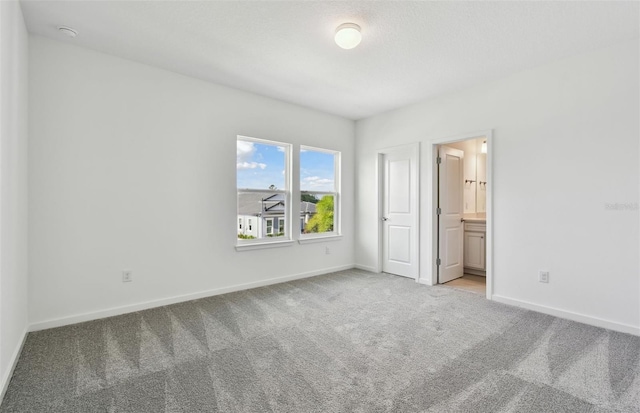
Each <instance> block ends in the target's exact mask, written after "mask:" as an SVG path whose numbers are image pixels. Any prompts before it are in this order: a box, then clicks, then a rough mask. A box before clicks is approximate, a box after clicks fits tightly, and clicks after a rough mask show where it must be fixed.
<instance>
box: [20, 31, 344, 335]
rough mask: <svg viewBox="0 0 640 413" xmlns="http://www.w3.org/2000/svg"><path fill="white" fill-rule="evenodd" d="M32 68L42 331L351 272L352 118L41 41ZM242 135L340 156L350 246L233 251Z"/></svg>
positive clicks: (33, 296)
mask: <svg viewBox="0 0 640 413" xmlns="http://www.w3.org/2000/svg"><path fill="white" fill-rule="evenodd" d="M30 59H31V60H30V62H31V64H30V68H31V70H30V82H31V83H30V95H29V98H30V126H31V130H30V144H29V145H30V146H29V149H30V152H29V154H30V160H29V161H30V162H29V173H30V175H29V196H30V209H29V219H30V230H29V235H30V243H29V253H30V281H29V294H30V296H29V298H30V312H29V315H30V322H31V323H32V326H33V327H34V328H43V327H48V326H52V325H59V324H63V323H68V322H75V321H79V320H81V319H89V318H93V317H97V316H101V315H106V314H114V313H118V312H121V311H130V310H132V309H136V308H139V307H140V306H144V304H143V303H145V302H150V301H155V300H163V299H168V298H171V297H176V296H181V295H187V296H188V297H193V295H190V294H195V295H196V296H197V295H198V294H208V291H210V290H216V289H221V288H227V287H232V286H238V285H241V284H247V283H256V282H264V281H265V280H270V279H272V278H275V277H282V276H296V275H301V274H308V273H322V272H326V271H330V270H333V269H338V268H344V267H352V266H353V262H354V251H353V236H354V235H353V234H354V231H353V226H354V224H353V220H352V219H350V217H352V216H353V214H354V211H353V205H354V200H353V193H354V188H353V183H354V178H353V176H354V171H353V163H354V162H353V160H354V127H355V126H354V122H353V121H350V120H346V119H342V118H339V117H336V116H331V115H326V114H322V113H320V112H316V111H313V110H310V109H306V108H302V107H299V106H296V105H292V104H288V103H283V102H280V101H276V100H273V99H268V98H264V97H260V96H256V95H252V94H249V93H245V92H240V91H237V90H233V89H230V88H226V87H223V86H219V85H214V84H210V83H207V82H204V81H200V80H196V79H192V78H188V77H185V76H181V75H177V74H174V73H171V72H167V71H164V70H160V69H156V68H152V67H149V66H145V65H142V64H138V63H134V62H131V61H128V60H124V59H120V58H116V57H113V56H109V55H105V54H101V53H96V52H93V51H90V50H87V49H82V48H79V47H74V46H70V45H68V44H63V43H59V42H55V41H52V40H49V39H45V38H42V37H31V38H30ZM301 93H304V91H302V90H301ZM238 134H241V135H245V136H251V137H256V138H263V139H273V140H278V141H282V142H291V143H293V144H295V145H300V144H304V145H309V146H314V147H322V148H328V149H332V150H338V151H342V155H343V158H342V159H343V165H342V166H343V169H342V179H343V186H342V188H343V193H344V197H343V202H342V205H343V214H344V216H345V217H346V219H344V220H343V228H342V229H343V234H344V237H343V239H342V240H341V241H334V242H332V243H331V244H324V243H319V244H306V245H298V244H296V245H294V246H291V247H286V248H276V249H265V250H258V251H243V252H236V250H235V248H234V246H235V244H236V237H237V229H236V225H237V214H236V182H235V164H236V136H237V135H238ZM295 148H297V146H296V147H295ZM325 245H331V246H332V253H331V255H325ZM123 269H131V270H133V278H134V281H133V282H132V283H128V284H123V283H122V282H121V271H122V270H123ZM209 293H210V292H209ZM184 298H185V297H183V299H184ZM141 303H142V304H141ZM155 304H158V303H157V302H156V303H155ZM148 305H154V303H151V304H148ZM85 313H88V314H87V315H85V316H82V314H85ZM51 320H58V321H53V322H49V321H51Z"/></svg>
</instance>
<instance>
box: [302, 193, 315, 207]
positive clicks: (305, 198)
mask: <svg viewBox="0 0 640 413" xmlns="http://www.w3.org/2000/svg"><path fill="white" fill-rule="evenodd" d="M300 200H301V201H306V202H311V203H312V204H317V203H318V198H316V197H315V196H313V195H311V194H305V193H304V192H303V193H302V194H301V195H300Z"/></svg>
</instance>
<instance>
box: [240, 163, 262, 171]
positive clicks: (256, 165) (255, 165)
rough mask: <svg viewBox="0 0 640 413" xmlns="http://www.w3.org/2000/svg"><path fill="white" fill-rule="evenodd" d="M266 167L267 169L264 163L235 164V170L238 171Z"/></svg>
mask: <svg viewBox="0 0 640 413" xmlns="http://www.w3.org/2000/svg"><path fill="white" fill-rule="evenodd" d="M266 167H267V164H266V163H258V162H238V163H236V169H238V170H242V169H256V168H260V169H264V168H266Z"/></svg>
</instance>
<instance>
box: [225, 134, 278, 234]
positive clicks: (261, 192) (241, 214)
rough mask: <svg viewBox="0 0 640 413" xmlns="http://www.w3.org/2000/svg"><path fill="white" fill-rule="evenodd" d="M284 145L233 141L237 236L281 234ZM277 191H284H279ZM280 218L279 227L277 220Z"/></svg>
mask: <svg viewBox="0 0 640 413" xmlns="http://www.w3.org/2000/svg"><path fill="white" fill-rule="evenodd" d="M287 150H288V148H287V147H285V146H281V145H278V144H276V143H273V144H271V143H263V142H254V141H251V140H243V139H241V138H239V139H238V141H237V151H236V176H237V181H236V184H237V189H238V199H237V202H238V222H239V223H244V225H238V238H239V239H261V238H267V237H282V236H284V235H285V234H284V227H285V226H284V223H285V222H286V221H285V220H286V208H285V200H286V199H287V192H288V191H290V188H287V187H286V184H285V182H286V170H285V169H286V151H287ZM280 191H285V192H284V193H283V192H280ZM279 221H281V222H282V227H280V226H278V224H277V222H279ZM278 230H279V231H278Z"/></svg>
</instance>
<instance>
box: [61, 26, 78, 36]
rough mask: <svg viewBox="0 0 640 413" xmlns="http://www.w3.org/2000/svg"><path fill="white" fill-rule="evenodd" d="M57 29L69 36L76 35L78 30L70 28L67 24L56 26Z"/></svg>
mask: <svg viewBox="0 0 640 413" xmlns="http://www.w3.org/2000/svg"><path fill="white" fill-rule="evenodd" d="M58 31H59V32H60V33H63V34H65V35H67V36H69V37H76V36H77V35H78V31H77V30H76V29H72V28H71V27H67V26H58Z"/></svg>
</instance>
